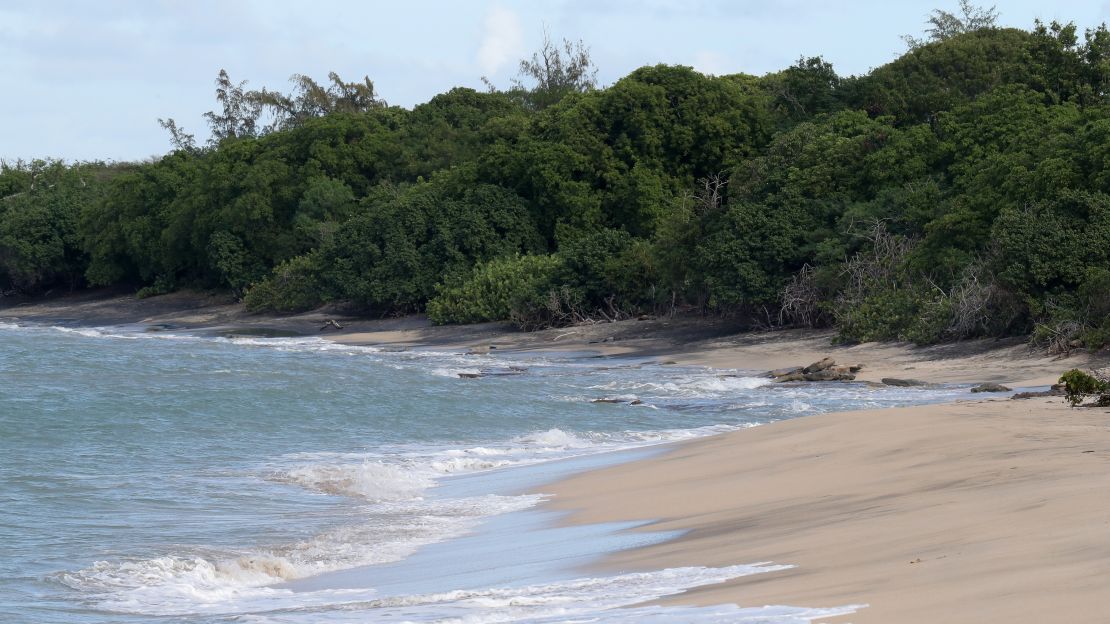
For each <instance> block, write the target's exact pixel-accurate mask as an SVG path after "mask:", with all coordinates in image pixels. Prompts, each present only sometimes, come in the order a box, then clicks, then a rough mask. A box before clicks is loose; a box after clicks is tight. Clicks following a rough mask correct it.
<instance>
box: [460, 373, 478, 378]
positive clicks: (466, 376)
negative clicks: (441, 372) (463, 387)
mask: <svg viewBox="0 0 1110 624" xmlns="http://www.w3.org/2000/svg"><path fill="white" fill-rule="evenodd" d="M481 376H482V373H459V379H478V378H479V377H481Z"/></svg>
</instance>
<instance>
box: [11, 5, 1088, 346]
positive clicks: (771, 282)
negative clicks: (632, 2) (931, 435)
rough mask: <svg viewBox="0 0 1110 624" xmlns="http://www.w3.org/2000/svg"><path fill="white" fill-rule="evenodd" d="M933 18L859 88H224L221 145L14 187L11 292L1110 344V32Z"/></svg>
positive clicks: (564, 71)
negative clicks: (687, 318)
mask: <svg viewBox="0 0 1110 624" xmlns="http://www.w3.org/2000/svg"><path fill="white" fill-rule="evenodd" d="M994 17H995V16H994V13H993V12H992V11H991V10H983V9H979V8H976V7H974V6H972V5H970V4H967V3H964V4H962V5H961V8H960V11H959V12H958V13H946V12H943V11H938V12H934V14H933V15H932V16H931V17H930V25H931V30H930V33H929V35H930V37H929V39H930V40H929V41H928V42H916V41H915V42H914V43H913V45H912V49H911V50H909V51H908V52H907V53H906V54H904V55H903V56H901V57H900V58H898V59H895V60H894V61H892V62H890V63H887V64H886V65H883V66H881V67H878V68H876V69H875V70H873V71H871V72H870V73H868V74H866V75H863V76H856V77H849V78H842V77H840V76H838V75H837V73H836V72H835V70H834V69H833V67H832V66H831V65H830V64H829V63H827V62H826V61H824V60H823V59H822V58H821V57H810V58H802V59H800V60H799V62H798V63H796V64H795V65H794V66H791V67H789V68H786V69H784V70H783V71H780V72H776V73H772V74H768V75H766V76H762V77H756V76H747V75H743V74H736V75H731V76H720V77H715V76H706V75H703V74H701V73H699V72H697V71H694V70H693V69H691V68H689V67H682V66H674V65H655V66H649V67H641V68H639V69H637V70H635V71H633V72H631V73H630V74H628V75H627V76H625V77H623V78H621V79H619V80H617V81H616V82H615V83H614V84H612V85H611V86H608V87H604V88H598V87H597V86H596V84H595V83H594V73H593V66H592V63H591V62H590V59H589V55H588V51H587V50H586V48H585V46H584V45H581V44H579V45H575V44H573V43H569V44H568V43H567V42H563V44H562V45H561V46H560V45H556V44H552V43H551V42H550V41H548V42H547V44H546V46H545V48H544V49H542V50H541V51H540V52H539V53H538V54H537V55H536V56H535V57H533V58H532V59H531V60H526V61H525V62H524V63H523V65H522V70H523V72H524V73H523V77H524V79H525V82H527V84H525V83H524V82H518V84H517V85H516V86H515V87H514V88H512V89H510V90H508V91H506V92H499V91H496V90H495V89H491V90H490V91H489V92H483V93H480V92H477V91H474V90H471V89H462V88H458V89H453V90H451V91H449V92H448V93H444V94H441V95H438V96H436V97H434V98H432V100H430V101H429V102H427V103H425V104H421V105H418V106H416V107H415V108H413V109H412V110H406V109H402V108H398V107H389V106H387V105H386V104H385V103H384V102H383V101H381V100H380V99H379V98H378V96H377V95H376V94H375V93H374V88H373V84H372V83H371V82H370V81H369V80H368V79H365V80H363V81H361V82H350V83H349V82H345V81H343V80H342V79H340V78H339V77H338V76H336V75H334V74H332V75H331V76H330V77H329V78H330V82H329V83H325V84H320V83H316V82H315V81H313V80H311V79H308V78H306V77H304V76H295V77H294V89H293V92H292V93H291V94H289V95H284V94H280V93H276V92H267V91H265V90H263V91H248V90H246V88H245V85H244V84H243V83H236V82H232V81H231V80H230V78H228V76H227V75H226V73H222V74H221V76H220V79H219V80H218V84H217V98H218V102H219V106H218V108H219V110H218V111H216V112H212V113H211V114H210V115H209V116H208V119H209V121H210V122H211V124H212V126H213V129H214V132H215V139H216V140H215V141H214V142H213V143H212V144H211V145H209V147H207V148H204V149H197V148H196V146H195V145H194V144H193V143H192V140H191V137H190V136H189V135H188V134H187V133H185V132H184V130H183V129H181V128H179V127H177V126H176V124H174V123H172V120H170V121H169V122H165V124H164V125H165V126H166V127H167V129H169V130H170V131H171V134H172V135H173V137H174V140H175V141H176V143H177V147H179V148H180V149H178V150H177V151H175V152H174V153H172V154H169V155H167V156H165V157H163V158H161V159H158V160H156V161H154V162H149V163H143V164H130V165H113V166H108V165H100V164H81V163H79V164H73V165H66V164H64V163H58V162H35V163H17V164H16V165H15V166H11V165H7V164H3V163H0V292H3V293H11V292H27V293H37V292H45V291H47V290H50V289H52V288H57V287H59V286H65V287H70V288H73V287H80V286H83V285H85V284H88V285H93V286H96V285H128V286H131V287H134V288H136V289H139V292H140V293H141V294H143V295H146V294H150V293H159V292H167V291H169V290H172V289H174V288H178V287H202V288H219V289H225V290H228V291H231V292H233V293H235V294H239V295H243V296H244V298H245V300H246V302H247V304H248V305H249V307H250V309H252V310H272V311H295V310H304V309H309V308H312V307H315V306H317V305H320V304H322V303H327V302H345V303H347V304H350V305H351V307H352V308H353V309H358V310H361V311H363V312H367V313H374V314H400V313H408V312H414V311H421V310H425V309H426V310H427V311H428V313H429V314H430V315H431V316H432V318H433V319H434V320H436V321H437V322H471V321H478V320H487V319H506V318H508V319H511V320H513V321H514V322H516V323H517V324H518V325H520V326H522V327H525V328H529V329H533V328H538V327H547V326H558V325H565V324H568V323H574V322H578V321H582V320H586V319H614V318H625V317H627V316H629V315H633V314H639V313H641V312H653V313H668V312H674V311H678V310H691V311H699V312H710V313H718V314H730V315H735V316H737V317H740V318H744V319H747V320H749V321H751V322H753V323H755V322H758V323H760V324H775V323H777V322H785V321H791V322H794V323H800V324H806V325H817V324H830V323H831V324H833V325H835V326H836V328H837V330H838V332H839V336H840V338H841V339H842V340H848V341H863V340H908V341H913V342H917V343H929V342H936V341H941V340H959V339H963V338H970V337H977V336H1001V335H1011V334H1030V333H1031V335H1032V338H1033V339H1034V341H1035V342H1037V343H1038V344H1042V345H1044V346H1046V347H1047V348H1049V349H1052V350H1059V351H1068V350H1071V349H1075V348H1079V347H1078V346H1077V345H1082V346H1085V347H1087V348H1098V347H1099V346H1100V345H1103V344H1105V343H1106V342H1107V341H1108V339H1110V299H1108V298H1107V297H1108V296H1107V293H1108V292H1110V100H1107V98H1106V95H1105V94H1106V93H1107V92H1110V71H1107V68H1110V31H1108V30H1107V29H1106V28H1105V27H1099V28H1096V29H1093V30H1090V31H1088V32H1086V33H1084V34H1083V35H1082V36H1080V35H1079V34H1078V32H1077V29H1076V28H1075V26H1074V25H1073V24H1061V23H1056V22H1053V23H1050V24H1042V23H1039V22H1038V23H1036V24H1034V26H1033V28H1032V29H1031V30H1029V31H1023V30H1018V29H1012V28H997V27H995V25H994Z"/></svg>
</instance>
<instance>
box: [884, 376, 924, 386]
mask: <svg viewBox="0 0 1110 624" xmlns="http://www.w3.org/2000/svg"><path fill="white" fill-rule="evenodd" d="M879 381H882V382H883V384H885V385H887V386H897V387H899V388H912V387H913V386H927V385H929V382H927V381H921V380H920V379H898V378H897V377H883V378H882V379H880V380H879Z"/></svg>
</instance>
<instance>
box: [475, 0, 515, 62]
mask: <svg viewBox="0 0 1110 624" xmlns="http://www.w3.org/2000/svg"><path fill="white" fill-rule="evenodd" d="M523 51H524V31H523V29H522V28H521V27H520V18H519V17H517V14H516V13H515V12H513V11H510V10H509V9H505V8H501V7H494V8H492V9H490V11H489V13H487V14H486V24H485V33H484V34H483V35H482V44H481V45H480V46H479V47H478V65H479V66H481V68H482V71H483V72H485V74H486V75H487V76H492V75H493V74H496V73H497V71H498V70H500V69H501V68H502V67H504V66H505V64H506V63H510V62H513V61H516V60H517V59H519V58H520V56H521V54H522V53H523Z"/></svg>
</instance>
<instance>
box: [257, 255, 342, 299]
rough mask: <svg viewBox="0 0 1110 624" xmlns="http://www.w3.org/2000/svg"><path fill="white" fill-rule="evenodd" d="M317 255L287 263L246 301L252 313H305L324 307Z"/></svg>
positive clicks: (265, 280) (280, 266) (276, 270)
mask: <svg viewBox="0 0 1110 624" xmlns="http://www.w3.org/2000/svg"><path fill="white" fill-rule="evenodd" d="M315 260H316V258H315V256H314V255H307V256H297V257H296V258H293V259H292V260H288V261H286V262H283V263H281V264H279V265H278V266H277V268H275V269H274V271H273V273H272V274H271V275H270V276H269V277H267V278H266V279H264V280H262V281H261V282H259V283H257V284H255V285H254V286H253V287H251V288H250V290H248V291H247V294H246V296H244V297H243V302H244V303H245V304H246V306H247V310H248V311H250V312H304V311H305V310H311V309H312V308H315V307H317V306H319V305H320V304H322V303H324V300H325V299H324V297H325V292H324V291H323V289H322V288H321V284H320V282H319V280H317V278H316V276H317V274H318V267H317V266H316V262H315Z"/></svg>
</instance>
